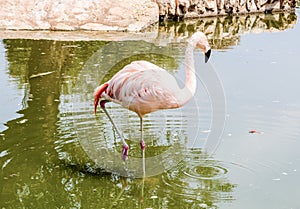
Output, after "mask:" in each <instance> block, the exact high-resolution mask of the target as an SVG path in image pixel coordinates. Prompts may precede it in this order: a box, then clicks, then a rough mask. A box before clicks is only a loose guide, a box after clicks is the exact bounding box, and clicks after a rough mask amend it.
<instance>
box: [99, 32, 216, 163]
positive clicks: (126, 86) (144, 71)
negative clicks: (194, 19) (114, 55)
mask: <svg viewBox="0 0 300 209" xmlns="http://www.w3.org/2000/svg"><path fill="white" fill-rule="evenodd" d="M196 48H200V49H201V50H202V51H203V52H204V53H205V63H206V62H207V61H208V59H209V57H210V54H211V48H210V45H209V43H208V40H207V37H206V36H205V35H204V33H202V32H196V33H194V34H193V35H192V36H191V38H190V39H189V41H188V44H187V48H186V51H185V66H186V81H185V87H184V88H180V87H179V86H178V84H177V82H176V80H175V78H174V77H173V76H172V75H171V74H169V73H168V72H167V71H166V70H164V69H162V68H160V67H159V66H156V65H154V64H152V63H150V62H147V61H144V60H140V61H134V62H132V63H130V64H128V65H126V66H125V67H124V68H123V69H122V70H120V71H119V72H118V73H116V74H115V75H114V76H113V77H112V78H111V79H110V80H109V81H107V82H105V83H104V84H102V85H100V86H98V87H97V88H96V89H95V91H94V97H95V98H94V113H95V114H96V112H97V106H98V104H99V103H100V107H101V108H102V110H103V111H104V113H105V114H106V115H107V117H108V119H109V120H110V122H111V123H112V125H113V127H114V128H115V130H116V132H117V134H118V135H119V137H120V138H121V141H122V144H123V148H122V158H123V160H126V159H127V157H128V149H129V146H128V144H127V143H126V141H125V138H124V137H123V135H122V134H121V132H120V130H119V129H118V127H117V126H116V124H115V123H114V121H113V120H112V118H111V117H110V115H109V113H108V112H107V110H106V108H105V104H106V103H107V102H115V103H117V104H120V105H122V106H123V107H125V108H127V109H129V110H131V111H133V112H136V113H137V115H138V116H139V118H140V147H141V150H142V155H143V159H144V156H145V153H144V150H145V147H146V144H145V142H144V139H143V117H144V116H145V115H146V114H148V113H151V112H153V111H156V110H162V109H172V108H179V107H181V106H183V105H184V104H186V103H187V102H188V101H189V100H190V99H191V98H192V97H193V96H194V94H195V91H196V75H195V67H194V55H193V51H194V49H196ZM99 100H100V102H99Z"/></svg>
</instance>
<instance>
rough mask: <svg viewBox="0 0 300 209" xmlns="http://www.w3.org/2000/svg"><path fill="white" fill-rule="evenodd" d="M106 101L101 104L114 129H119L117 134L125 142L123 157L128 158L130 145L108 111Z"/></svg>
mask: <svg viewBox="0 0 300 209" xmlns="http://www.w3.org/2000/svg"><path fill="white" fill-rule="evenodd" d="M105 103H106V101H101V102H100V106H101V108H102V110H103V111H104V113H105V114H106V116H107V117H108V119H109V120H110V122H111V124H112V125H113V127H114V129H115V130H116V131H117V134H118V135H119V137H120V138H121V141H122V144H123V148H122V159H123V160H127V157H128V150H129V146H128V144H127V143H126V141H125V138H124V137H123V135H122V134H121V131H120V130H119V128H118V127H117V126H116V124H115V123H114V121H113V119H112V118H111V117H110V115H109V113H108V112H107V110H106V108H105Z"/></svg>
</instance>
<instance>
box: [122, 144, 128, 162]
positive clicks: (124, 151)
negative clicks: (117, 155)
mask: <svg viewBox="0 0 300 209" xmlns="http://www.w3.org/2000/svg"><path fill="white" fill-rule="evenodd" d="M128 150H129V147H128V145H127V144H124V145H123V149H122V159H123V160H124V161H125V160H127V159H128Z"/></svg>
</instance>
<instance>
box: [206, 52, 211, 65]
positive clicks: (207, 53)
mask: <svg viewBox="0 0 300 209" xmlns="http://www.w3.org/2000/svg"><path fill="white" fill-rule="evenodd" d="M210 54H211V49H209V50H208V51H207V52H206V53H205V63H207V62H208V60H209V57H210Z"/></svg>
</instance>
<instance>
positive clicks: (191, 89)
mask: <svg viewBox="0 0 300 209" xmlns="http://www.w3.org/2000/svg"><path fill="white" fill-rule="evenodd" d="M196 86H197V84H196V75H195V65H194V47H193V46H192V45H191V44H190V43H189V44H188V45H187V48H186V51H185V86H184V88H183V89H181V90H180V92H179V95H178V96H179V98H178V100H179V103H180V106H182V105H184V104H185V103H187V102H188V101H189V100H190V99H191V98H192V97H193V96H194V94H195V92H196Z"/></svg>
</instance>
